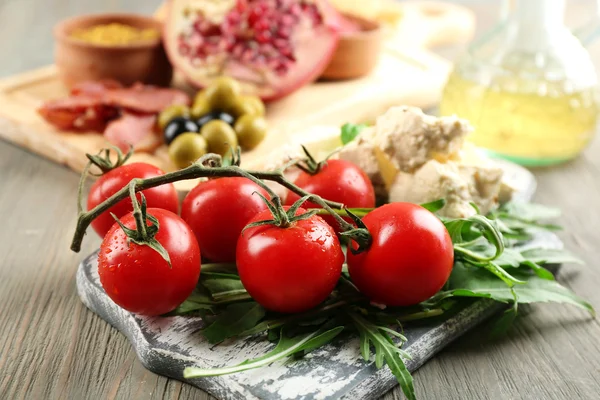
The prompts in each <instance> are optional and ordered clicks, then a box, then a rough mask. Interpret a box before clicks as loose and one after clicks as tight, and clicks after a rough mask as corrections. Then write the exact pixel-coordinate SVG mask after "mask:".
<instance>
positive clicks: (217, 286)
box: [202, 277, 247, 300]
mask: <svg viewBox="0 0 600 400" xmlns="http://www.w3.org/2000/svg"><path fill="white" fill-rule="evenodd" d="M202 286H204V287H205V288H206V289H208V291H209V292H210V294H211V296H212V297H213V299H215V300H219V299H223V298H226V297H231V296H238V295H245V294H247V292H246V289H244V285H242V281H240V278H239V277H236V278H235V279H231V278H229V277H225V278H219V279H204V280H202Z"/></svg>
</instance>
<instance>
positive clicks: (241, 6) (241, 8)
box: [235, 0, 248, 12]
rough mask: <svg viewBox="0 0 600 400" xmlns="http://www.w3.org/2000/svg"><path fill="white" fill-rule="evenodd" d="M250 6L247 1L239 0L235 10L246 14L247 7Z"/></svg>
mask: <svg viewBox="0 0 600 400" xmlns="http://www.w3.org/2000/svg"><path fill="white" fill-rule="evenodd" d="M247 6H248V2H247V0H237V4H236V5H235V9H236V10H237V11H239V12H244V11H245V10H246V7H247Z"/></svg>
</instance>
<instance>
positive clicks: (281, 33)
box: [275, 26, 292, 39]
mask: <svg viewBox="0 0 600 400" xmlns="http://www.w3.org/2000/svg"><path fill="white" fill-rule="evenodd" d="M291 33H292V31H291V29H290V28H288V27H286V26H284V27H280V28H279V29H278V30H277V33H276V34H275V35H276V36H277V37H280V38H282V39H289V37H290V34H291Z"/></svg>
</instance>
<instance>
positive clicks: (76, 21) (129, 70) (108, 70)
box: [54, 14, 173, 87]
mask: <svg viewBox="0 0 600 400" xmlns="http://www.w3.org/2000/svg"><path fill="white" fill-rule="evenodd" d="M110 23H120V24H123V25H129V26H132V27H135V28H139V29H149V28H152V29H156V30H157V31H158V32H159V33H160V32H162V24H161V23H160V22H159V21H156V20H155V19H153V18H150V17H144V16H140V15H135V14H95V15H84V16H80V17H74V18H71V19H68V20H65V21H62V22H60V23H59V24H57V25H56V27H55V28H54V38H55V40H56V47H55V51H54V60H55V62H56V65H57V67H58V71H59V75H60V78H61V79H62V81H63V82H64V83H65V85H66V86H67V87H71V86H73V85H74V84H76V83H78V82H82V81H88V80H100V79H114V80H117V81H119V82H121V83H122V84H123V85H127V86H128V85H131V84H133V83H135V82H143V83H146V84H152V85H159V86H167V85H169V83H170V82H171V78H172V77H173V68H172V67H171V64H170V63H169V60H168V59H167V55H166V53H165V50H164V48H163V45H162V41H161V39H160V36H159V37H158V38H156V39H152V40H147V41H143V42H136V43H132V44H126V45H99V44H94V43H88V42H86V41H83V40H80V39H76V38H73V37H71V34H72V32H73V31H74V30H76V29H85V28H90V27H93V26H96V25H104V24H110Z"/></svg>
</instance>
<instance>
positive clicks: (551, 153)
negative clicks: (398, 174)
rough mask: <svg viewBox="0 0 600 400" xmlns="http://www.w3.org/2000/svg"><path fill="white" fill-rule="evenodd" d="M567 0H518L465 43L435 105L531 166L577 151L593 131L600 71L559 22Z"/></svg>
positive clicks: (483, 143)
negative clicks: (469, 42)
mask: <svg viewBox="0 0 600 400" xmlns="http://www.w3.org/2000/svg"><path fill="white" fill-rule="evenodd" d="M565 3H566V2H565V0H516V1H514V2H512V6H510V7H508V8H506V11H507V12H506V13H504V16H503V17H502V19H501V20H500V21H499V22H498V24H497V25H496V26H495V27H493V28H492V29H491V30H490V31H489V32H488V33H486V34H484V35H482V36H481V37H480V38H479V39H478V40H476V41H474V42H473V43H471V44H470V46H469V48H468V50H467V52H466V53H465V54H464V55H463V56H462V57H461V59H459V60H458V62H457V63H456V65H455V68H454V72H453V73H452V74H451V76H450V79H449V81H448V83H447V84H446V87H445V89H444V93H443V98H442V103H441V106H440V112H441V114H442V115H448V114H456V115H457V116H459V117H461V118H465V119H468V120H469V121H470V122H471V124H472V125H473V126H474V128H475V131H474V132H473V133H472V134H471V136H470V139H469V140H470V141H472V142H473V143H474V144H475V145H478V146H480V147H482V148H484V149H487V151H488V152H489V153H490V154H491V155H492V156H499V157H503V158H507V159H509V160H511V161H515V162H517V163H519V164H523V165H528V166H537V165H550V164H557V163H560V162H563V161H566V160H569V159H571V158H573V157H575V156H577V155H578V154H579V153H580V152H581V151H582V150H583V149H584V148H585V146H586V145H587V144H588V143H589V142H590V140H591V138H592V136H593V135H594V134H595V131H596V123H597V121H598V111H599V104H600V103H599V102H598V95H597V87H598V76H597V74H596V70H595V68H594V64H593V63H592V60H591V58H590V55H589V53H588V52H587V51H586V49H585V48H584V47H583V45H582V43H581V42H580V41H579V40H578V38H577V37H575V36H574V35H573V34H572V33H571V32H570V31H569V29H568V28H567V27H566V25H565V24H564V11H565Z"/></svg>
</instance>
